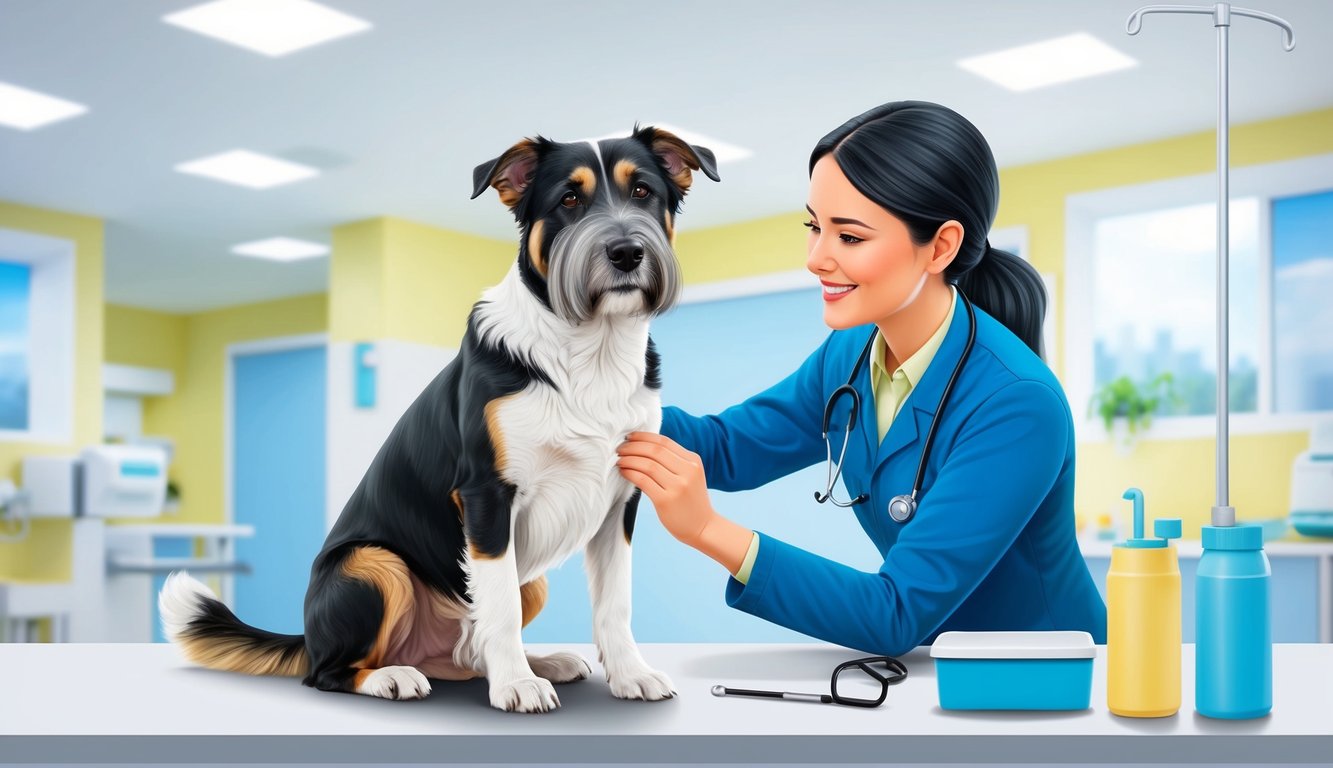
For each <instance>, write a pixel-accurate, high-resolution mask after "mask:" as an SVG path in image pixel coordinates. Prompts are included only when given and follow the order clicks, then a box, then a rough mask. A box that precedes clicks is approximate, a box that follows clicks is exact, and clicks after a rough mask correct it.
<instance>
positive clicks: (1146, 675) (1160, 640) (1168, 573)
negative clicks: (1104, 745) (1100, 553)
mask: <svg viewBox="0 0 1333 768" xmlns="http://www.w3.org/2000/svg"><path fill="white" fill-rule="evenodd" d="M1124 498H1126V499H1131V500H1133V502H1134V535H1133V537H1132V538H1129V539H1127V540H1125V541H1123V542H1120V543H1118V544H1116V545H1115V546H1114V547H1112V548H1111V570H1110V571H1109V572H1108V573H1107V574H1106V707H1107V709H1110V710H1111V713H1112V714H1115V715H1120V716H1121V717H1169V716H1171V715H1174V714H1175V713H1176V712H1177V711H1179V710H1180V565H1179V563H1178V561H1177V559H1176V550H1175V547H1172V546H1171V542H1170V540H1171V539H1178V538H1180V520H1179V519H1177V518H1172V519H1159V520H1157V521H1155V522H1154V523H1153V533H1154V534H1156V536H1154V537H1152V538H1145V537H1144V535H1143V491H1140V490H1139V489H1138V488H1130V489H1129V490H1127V491H1125V496H1124Z"/></svg>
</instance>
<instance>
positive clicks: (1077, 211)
mask: <svg viewBox="0 0 1333 768" xmlns="http://www.w3.org/2000/svg"><path fill="white" fill-rule="evenodd" d="M1229 176H1230V178H1229V182H1230V190H1229V194H1230V196H1231V199H1232V200H1236V199H1240V198H1245V197H1257V198H1259V206H1258V207H1259V223H1258V230H1259V234H1258V268H1259V280H1258V284H1257V285H1256V289H1257V290H1258V291H1259V292H1260V293H1259V301H1258V306H1259V328H1258V331H1259V359H1258V360H1257V361H1255V362H1256V365H1257V367H1258V369H1259V381H1258V410H1257V411H1256V412H1255V413H1232V414H1230V418H1229V424H1228V429H1229V431H1230V432H1231V433H1232V434H1268V433H1274V432H1290V431H1295V430H1304V429H1309V428H1310V426H1311V425H1312V424H1313V423H1314V422H1315V421H1316V420H1318V419H1321V418H1328V417H1329V416H1333V411H1304V412H1294V413H1275V412H1274V411H1273V374H1274V371H1273V303H1272V302H1273V253H1272V247H1273V236H1272V221H1271V208H1272V199H1273V198H1278V197H1292V196H1298V195H1303V194H1311V193H1316V192H1321V191H1326V190H1329V189H1333V154H1324V155H1311V156H1307V157H1302V158H1297V159H1294V160H1285V161H1281V162H1275V163H1263V164H1257V165H1248V166H1243V167H1239V168H1232V169H1231V170H1230V173H1229ZM1217 194H1218V184H1217V174H1216V172H1209V173H1206V174H1198V175H1193V176H1181V177H1175V178H1170V179H1162V180H1158V181H1153V182H1148V183H1145V184H1135V185H1129V186H1123V187H1115V188H1110V189H1101V190H1095V191H1091V192H1085V193H1080V194H1076V195H1070V196H1068V197H1067V198H1066V200H1065V260H1064V267H1065V307H1066V311H1065V318H1064V332H1065V334H1064V361H1065V368H1064V374H1065V376H1064V379H1065V390H1066V392H1067V394H1068V396H1069V403H1070V408H1071V410H1072V411H1073V412H1074V428H1075V429H1074V432H1075V436H1076V438H1077V439H1078V440H1079V441H1083V442H1087V441H1104V440H1106V439H1108V435H1107V433H1106V428H1105V426H1104V425H1103V424H1102V422H1101V420H1100V419H1097V418H1096V417H1095V415H1094V416H1092V417H1090V416H1088V414H1087V408H1088V402H1089V400H1090V399H1091V397H1092V392H1093V384H1094V381H1093V376H1094V369H1093V363H1094V360H1093V341H1094V333H1093V313H1094V311H1095V307H1093V296H1094V291H1093V286H1092V275H1093V263H1092V258H1093V253H1094V249H1095V241H1094V238H1095V235H1094V229H1095V226H1096V222H1097V220H1098V219H1100V218H1105V217H1109V216H1120V215H1126V214H1134V213H1146V212H1149V211H1155V210H1162V209H1168V208H1176V207H1182V206H1188V205H1195V204H1200V203H1211V204H1216V202H1217ZM1209 284H1210V287H1213V290H1214V293H1215V292H1216V288H1215V286H1216V283H1215V277H1214V279H1212V280H1209ZM1244 289H1245V286H1244V285H1237V284H1236V282H1235V281H1234V280H1233V281H1232V282H1231V284H1230V285H1229V290H1230V291H1231V292H1232V294H1233V295H1234V293H1235V291H1237V290H1244ZM1215 334H1216V329H1214V336H1213V343H1214V345H1215V344H1216V335H1215ZM1230 351H1231V350H1228V354H1230ZM1216 431H1217V415H1216V414H1215V413H1214V414H1209V415H1204V416H1155V417H1154V418H1153V420H1152V426H1151V427H1150V428H1149V429H1148V430H1147V432H1146V433H1145V434H1144V435H1143V437H1144V438H1145V439H1160V440H1176V439H1188V438H1200V437H1211V436H1214V435H1215V434H1216Z"/></svg>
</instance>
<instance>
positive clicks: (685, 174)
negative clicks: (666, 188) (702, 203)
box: [634, 125, 722, 195]
mask: <svg viewBox="0 0 1333 768" xmlns="http://www.w3.org/2000/svg"><path fill="white" fill-rule="evenodd" d="M634 138H636V139H638V140H639V141H641V142H643V143H644V145H646V146H647V147H648V148H649V149H650V150H652V152H653V154H654V155H656V156H657V161H658V162H659V163H661V164H662V167H663V168H665V169H666V172H667V176H668V177H669V178H670V179H671V182H672V183H673V184H675V185H676V188H677V189H679V190H680V193H681V194H682V195H683V194H685V193H686V192H687V191H689V189H690V183H691V182H693V181H694V175H693V174H691V173H690V171H691V170H695V171H703V172H704V175H706V176H708V178H710V179H712V180H713V181H721V180H722V179H721V177H719V176H718V175H717V159H716V158H714V157H713V151H712V150H711V149H709V148H707V147H700V146H697V145H694V144H688V143H686V142H685V141H684V140H683V139H681V138H680V137H679V136H677V135H675V134H674V133H671V132H670V131H664V130H662V129H661V128H654V127H653V126H651V125H649V126H645V127H643V128H640V127H639V126H637V125H636V126H634Z"/></svg>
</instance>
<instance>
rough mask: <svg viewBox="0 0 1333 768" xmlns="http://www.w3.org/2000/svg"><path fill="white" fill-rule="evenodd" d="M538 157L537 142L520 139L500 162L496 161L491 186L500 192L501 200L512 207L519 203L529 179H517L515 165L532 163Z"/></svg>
mask: <svg viewBox="0 0 1333 768" xmlns="http://www.w3.org/2000/svg"><path fill="white" fill-rule="evenodd" d="M536 157H537V143H536V142H534V141H532V140H531V139H524V140H522V141H520V142H519V143H517V144H515V145H514V146H512V147H510V148H509V149H508V150H506V151H505V153H504V155H502V156H501V157H500V162H499V163H496V166H495V169H494V170H493V171H491V179H492V181H491V186H493V187H495V191H496V192H499V193H500V202H502V203H504V204H505V205H507V206H508V207H510V208H513V207H514V206H515V205H518V201H519V199H520V198H522V197H523V189H524V187H526V186H527V180H526V179H515V178H514V174H513V173H512V171H513V169H514V166H515V165H518V164H531V163H532V162H533V161H534V160H535V159H536Z"/></svg>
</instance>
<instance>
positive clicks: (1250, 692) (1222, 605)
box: [1194, 525, 1273, 720]
mask: <svg viewBox="0 0 1333 768" xmlns="http://www.w3.org/2000/svg"><path fill="white" fill-rule="evenodd" d="M1263 547H1264V540H1263V530H1262V529H1261V528H1260V527H1259V526H1257V525H1235V526H1229V527H1223V526H1209V525H1206V526H1204V527H1203V556H1202V557H1201V558H1199V571H1198V578H1197V580H1196V581H1195V585H1194V591H1195V595H1194V600H1195V610H1196V614H1195V622H1196V623H1195V641H1194V642H1195V648H1194V708H1195V710H1197V711H1198V713H1199V714H1201V715H1204V716H1206V717H1216V718H1222V719H1226V720H1245V719H1249V718H1254V717H1263V716H1264V715H1267V714H1268V713H1269V712H1270V711H1272V709H1273V642H1272V630H1271V627H1270V623H1269V612H1268V611H1269V608H1268V591H1269V588H1268V582H1269V577H1270V574H1271V573H1272V571H1271V569H1270V568H1269V565H1268V557H1267V556H1266V555H1265V554H1264V551H1263Z"/></svg>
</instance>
